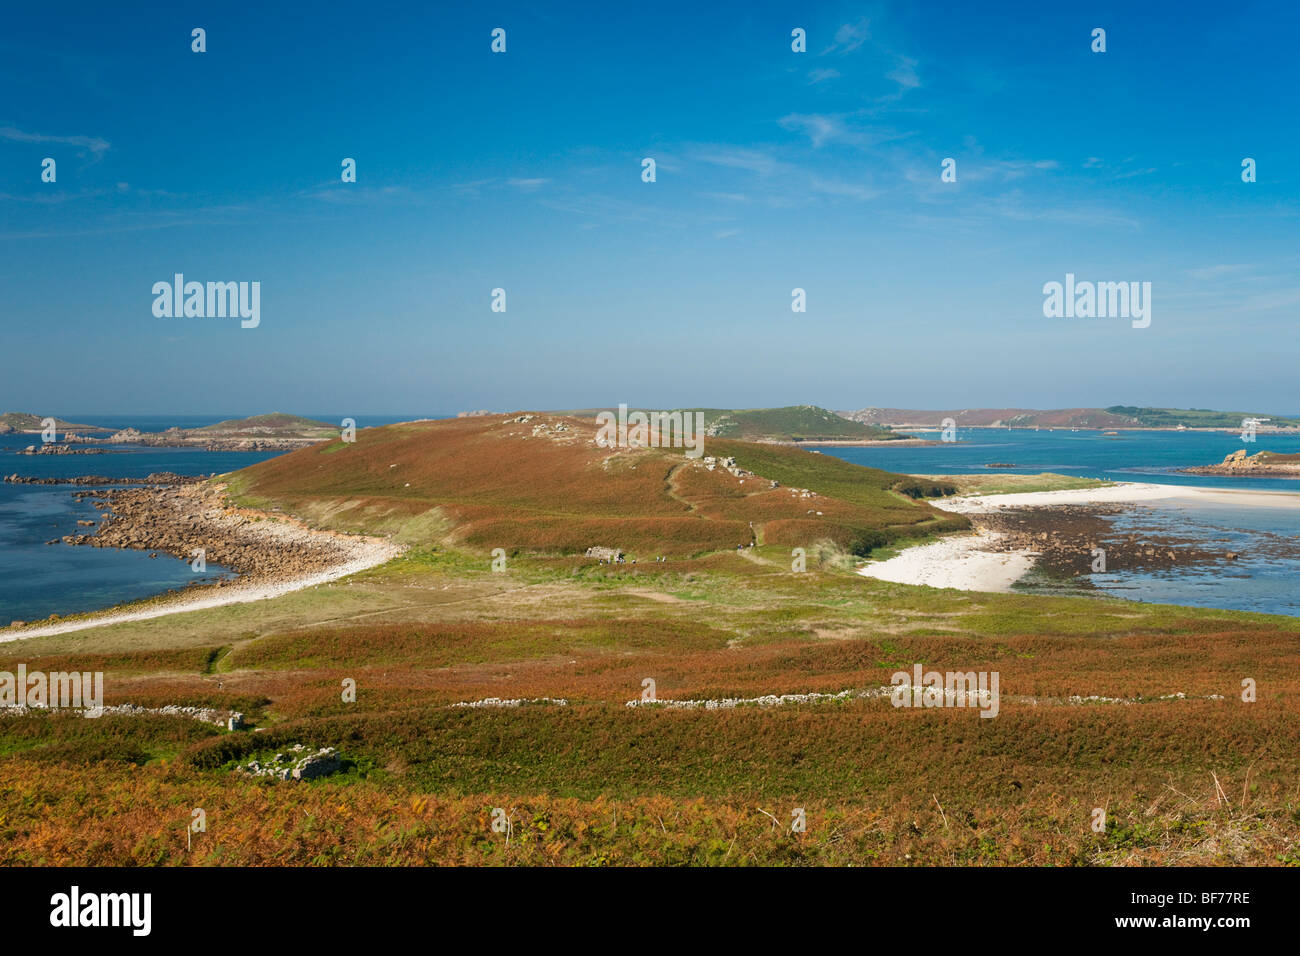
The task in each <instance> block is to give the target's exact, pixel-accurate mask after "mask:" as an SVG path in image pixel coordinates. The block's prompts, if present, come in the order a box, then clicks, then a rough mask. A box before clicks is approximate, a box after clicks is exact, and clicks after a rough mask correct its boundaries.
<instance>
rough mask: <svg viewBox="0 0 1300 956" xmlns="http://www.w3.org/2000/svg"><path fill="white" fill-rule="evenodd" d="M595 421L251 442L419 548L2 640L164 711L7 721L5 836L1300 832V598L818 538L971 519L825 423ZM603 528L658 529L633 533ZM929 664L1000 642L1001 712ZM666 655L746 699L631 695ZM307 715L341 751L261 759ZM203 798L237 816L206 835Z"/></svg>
mask: <svg viewBox="0 0 1300 956" xmlns="http://www.w3.org/2000/svg"><path fill="white" fill-rule="evenodd" d="M594 437H595V425H594V422H593V421H592V420H591V419H590V418H585V419H574V418H565V417H562V416H557V415H536V414H535V415H531V416H529V415H526V414H512V415H494V416H489V417H485V418H477V419H460V420H451V421H442V422H411V423H407V424H403V425H394V426H388V427H385V428H376V429H367V430H365V431H363V432H359V433H358V435H357V439H358V440H357V442H356V443H355V444H350V443H343V442H341V441H332V442H326V443H322V444H319V445H315V446H313V447H310V448H304V449H300V450H298V451H294V452H292V453H290V454H287V455H284V456H282V457H280V458H276V459H272V460H269V461H266V462H263V463H261V464H258V465H256V466H254V467H252V468H248V469H244V470H242V471H240V472H237V473H235V474H234V475H232V476H229V477H228V479H227V480H228V481H229V483H230V486H231V488H232V490H234V491H236V492H238V494H239V496H240V497H241V498H242V499H243V500H244V503H246V504H248V503H251V504H261V505H266V506H280V507H283V508H285V510H288V511H292V512H297V513H298V514H300V515H301V516H303V517H304V518H307V519H309V520H310V521H311V522H312V523H316V524H321V525H326V526H332V527H338V528H366V529H370V530H375V531H383V532H388V533H392V534H395V535H397V536H399V537H401V538H402V539H403V540H404V541H407V542H408V543H409V544H410V545H411V547H410V548H409V550H408V551H407V552H406V554H404V555H403V556H402V557H400V558H398V559H396V560H394V561H392V562H390V563H389V564H387V565H385V566H383V567H379V568H374V569H372V570H370V571H367V572H364V573H361V574H355V575H351V576H349V577H348V578H346V579H342V580H339V581H335V582H331V583H328V584H322V585H320V586H316V587H311V588H308V589H305V590H302V591H298V592H294V593H291V594H286V595H282V596H280V597H276V598H272V599H268V600H264V601H257V602H252V603H248V604H232V605H228V606H225V607H218V608H208V609H201V610H195V611H192V612H189V613H185V614H176V615H171V616H167V617H161V618H156V619H152V620H142V621H135V622H130V623H123V624H118V625H113V626H108V627H99V628H95V629H92V630H85V631H77V632H73V633H69V634H64V635H52V636H47V637H38V638H26V639H19V640H14V641H12V642H8V643H2V644H0V670H2V671H9V672H14V671H15V669H16V668H17V666H18V664H19V663H20V662H21V663H23V664H25V665H26V667H27V668H28V672H29V673H31V672H32V671H36V670H38V669H39V670H41V671H43V672H46V673H49V672H52V671H59V670H87V671H102V672H104V673H105V681H104V688H105V703H106V704H108V705H110V706H111V705H116V704H125V703H130V704H132V705H134V706H136V707H142V708H155V711H154V712H149V711H136V712H134V713H132V714H129V715H127V714H112V713H109V714H105V715H103V716H102V717H100V718H98V719H96V720H85V719H82V717H81V716H79V715H78V714H75V713H48V712H42V711H43V709H40V708H34V709H32V710H31V711H29V712H27V713H21V714H20V713H13V714H9V715H7V716H5V718H4V719H3V720H0V831H2V832H3V834H4V837H5V838H4V840H2V841H0V865H23V866H44V865H54V864H62V865H70V864H79V865H134V866H153V865H225V866H236V865H248V866H251V865H272V864H278V865H285V864H295V865H315V866H329V865H345V864H346V865H410V866H425V865H433V864H437V865H466V864H490V865H557V864H559V865H582V866H608V865H614V866H618V865H651V864H657V865H800V866H806V865H857V866H861V865H890V866H915V865H922V866H924V865H936V866H937V865H942V866H953V865H978V866H985V865H1041V866H1061V865H1084V866H1086V865H1186V864H1203V865H1213V864H1219V865H1224V864H1228V865H1232V864H1235V865H1243V864H1270V865H1277V864H1279V863H1280V864H1284V865H1295V864H1297V863H1300V817H1298V816H1297V813H1296V797H1295V785H1296V780H1297V779H1298V778H1300V746H1297V744H1298V743H1300V721H1297V720H1296V715H1297V708H1298V707H1300V619H1297V618H1288V617H1270V616H1266V615H1261V614H1251V613H1245V612H1235V611H1216V610H1208V609H1194V608H1182V607H1173V606H1168V605H1158V604H1148V603H1142V602H1128V601H1121V600H1115V599H1090V598H1081V597H1039V596H1035V595H1027V594H1001V593H969V592H959V591H953V590H943V589H931V588H923V587H912V586H907V585H901V584H892V583H889V582H885V581H878V580H873V579H868V578H863V577H860V576H858V575H855V574H853V573H852V568H851V566H849V565H848V563H847V562H844V561H840V560H825V561H822V560H817V558H818V557H820V555H821V549H819V550H818V552H816V553H815V552H813V551H811V550H810V552H809V554H808V565H807V569H806V572H804V573H796V570H795V569H794V568H792V565H791V543H792V542H806V541H808V540H809V539H813V538H817V539H826V540H831V539H835V540H838V541H840V542H842V543H843V544H844V545H845V546H848V547H855V546H858V547H861V546H866V545H868V544H869V543H870V537H871V535H880V536H882V537H892V536H896V535H905V536H911V535H923V534H924V533H925V532H926V531H928V530H937V529H939V528H941V527H953V526H954V525H953V524H947V523H946V522H949V521H960V520H962V519H955V518H954V516H944V515H939V514H938V513H937V512H936V511H935V510H934V509H933V508H931V507H930V506H929V505H928V504H926V503H925V502H924V501H914V500H912V499H911V498H910V497H909V496H908V491H907V489H909V488H913V489H914V490H919V491H920V492H921V493H923V492H924V490H925V489H924V488H923V487H918V486H920V485H922V484H923V483H921V482H918V481H917V480H916V479H909V478H905V477H902V476H898V475H890V474H888V473H885V472H879V471H873V470H871V469H864V468H858V467H856V466H853V465H850V464H848V463H846V462H842V461H839V460H836V459H832V458H831V457H830V456H823V455H817V454H812V453H809V452H806V451H804V450H802V449H799V448H792V447H789V446H784V445H774V444H766V445H761V444H754V443H747V442H740V441H735V440H730V439H721V438H714V439H709V440H707V441H706V444H705V449H704V450H705V454H706V456H708V457H709V458H712V459H713V461H712V462H708V461H705V460H703V459H701V460H699V461H696V462H688V461H686V460H684V459H683V457H682V455H681V454H680V452H672V451H670V450H657V449H639V450H635V451H629V450H611V449H606V448H600V447H598V446H596V445H595V444H594ZM733 456H734V458H735V460H736V466H738V467H739V468H740V469H742V470H745V471H748V472H751V474H747V475H746V474H736V473H733V472H732V471H730V470H728V468H727V466H726V464H725V462H724V459H726V458H728V457H733ZM709 464H712V465H713V466H714V467H713V470H709V468H708V465H709ZM981 477H983V476H981ZM1047 477H1048V478H1050V477H1051V476H1047ZM1043 479H1044V476H1024V480H1025V481H1029V482H1035V483H1037V482H1041V481H1042V480H1043ZM988 480H990V481H998V482H1002V481H1005V480H1009V479H1008V478H1007V476H997V475H992V476H988ZM1061 480H1062V481H1065V479H1061ZM773 481H777V482H779V485H778V486H777V487H773V485H772V482H773ZM792 488H795V489H798V488H807V489H811V490H812V491H813V492H815V493H816V497H815V498H804V497H802V492H794V493H792V491H791V489H792ZM896 489H898V490H896ZM818 512H820V514H818ZM246 517H247V518H248V520H266V521H272V522H275V521H279V520H282V519H283V518H284V515H282V514H276V513H267V514H264V515H249V516H246ZM751 522H752V524H753V531H754V533H755V536H756V537H757V538H758V542H759V543H758V546H756V547H754V548H752V549H750V548H746V549H744V550H743V551H737V550H736V549H735V545H736V544H737V543H742V541H744V540H749V538H748V536H749V535H750V533H751V529H750V525H751ZM738 537H739V538H740V539H741V540H737V538H738ZM855 542H856V544H855ZM593 543H594V544H603V545H607V546H613V547H623V548H626V549H629V550H630V551H631V554H630V555H629V557H631V556H637V557H639V558H640V559H641V560H640V561H639V563H638V564H636V565H631V564H630V563H629V564H626V565H599V564H597V563H596V562H595V561H593V560H592V559H587V558H584V557H582V556H581V551H582V549H583V548H585V547H586V546H587V545H589V544H593ZM497 547H500V548H503V549H506V550H507V551H508V552H509V554H510V560H509V562H508V566H507V567H504V568H501V569H499V570H498V569H497V568H496V567H494V565H493V561H492V560H491V549H493V548H497ZM658 554H667V555H669V557H670V560H669V561H668V562H664V563H659V562H654V561H652V560H650V557H651V556H654V555H658ZM832 557H833V558H838V555H837V554H834V552H833V549H832ZM918 663H919V664H922V665H923V666H924V667H926V668H927V669H934V670H938V671H941V672H944V671H959V672H971V671H988V672H993V673H996V674H998V675H1000V682H1001V683H1000V688H1001V708H1000V711H999V713H998V716H997V718H996V719H983V718H981V717H980V715H979V713H978V712H977V711H976V710H974V709H966V708H937V709H909V708H895V707H893V706H891V704H890V702H889V700H888V699H887V698H884V697H881V696H879V695H878V694H874V692H876V691H878V690H879V688H881V687H882V686H885V685H888V683H889V681H890V679H891V675H892V674H893V673H894V672H895V671H898V670H903V671H908V670H910V669H911V668H912V666H913V665H914V664H918ZM1246 676H1248V677H1250V678H1251V681H1252V682H1254V681H1258V687H1259V696H1258V700H1253V699H1252V701H1251V702H1249V703H1247V702H1245V701H1244V700H1243V698H1242V696H1241V691H1242V678H1243V677H1246ZM646 678H652V679H653V680H654V681H655V682H656V685H655V686H656V687H657V690H656V693H657V696H658V699H659V700H660V701H675V702H679V703H684V702H693V703H695V704H697V705H703V704H705V703H706V702H708V703H710V704H715V705H717V706H698V707H697V708H695V709H686V708H682V709H675V708H671V707H669V706H662V705H661V706H638V707H635V708H633V707H628V706H627V703H628V702H629V701H634V700H637V699H638V698H639V697H640V695H641V694H642V691H643V688H644V687H645V683H644V682H645V680H646ZM345 681H355V687H356V689H357V694H356V697H355V699H344V698H343V696H342V695H341V694H340V688H341V687H342V686H344V682H345ZM780 694H791V695H794V694H798V695H812V694H822V695H828V698H829V699H827V698H823V699H821V700H799V701H786V702H785V703H782V704H780V705H779V706H778V705H774V704H773V703H772V698H771V695H780ZM503 698H504V699H505V700H506V701H509V702H511V703H512V704H518V706H497V705H499V704H501V703H502V702H503V701H502V699H503ZM538 698H545V699H546V700H545V701H543V702H537V701H536V699H538ZM736 698H743V699H747V700H748V701H752V702H751V703H744V704H743V705H740V706H727V704H728V703H734V702H735V699H736ZM755 698H764V699H766V701H767V702H766V703H759V702H757V701H755V700H754V699H755ZM493 699H495V703H492V700H493ZM521 700H523V701H525V702H524V703H519V702H520V701H521ZM470 702H473V703H474V704H475V706H463V705H464V704H466V703H470ZM479 705H483V706H479ZM175 706H183V707H206V708H215V709H221V710H237V711H239V712H240V713H242V714H243V715H244V719H245V722H246V723H245V729H240V730H235V731H228V730H226V729H225V728H224V726H221V727H219V726H215V725H213V724H211V723H202V722H200V721H198V720H194V719H191V718H189V717H186V716H184V714H182V713H176V712H175V711H174V710H172V711H169V712H164V710H163V709H164V708H168V707H173V708H174V707H175ZM297 744H302V745H306V746H311V747H313V748H314V747H322V746H331V747H335V748H337V749H338V752H339V754H340V756H341V758H342V760H343V768H342V770H341V771H340V772H339V773H338V774H336V775H334V776H329V777H325V778H322V779H319V780H313V781H302V782H297V781H270V780H265V779H253V778H249V777H247V776H244V775H242V774H239V773H237V772H235V767H236V766H237V765H238V764H239V763H240V762H243V761H247V760H248V759H250V758H252V757H257V758H258V759H265V755H267V754H269V753H274V752H276V751H287V750H288V749H289V748H290V747H292V746H294V745H297ZM1223 794H1227V795H1229V796H1230V800H1224V799H1222V798H1221V797H1222V795H1223ZM192 807H203V808H206V810H207V812H208V814H209V827H208V830H207V831H206V832H204V833H200V834H190V835H189V837H187V830H186V828H187V826H188V822H189V816H188V808H192ZM498 807H499V808H503V812H504V813H505V814H507V815H508V819H509V821H510V828H511V829H510V831H509V833H508V835H507V834H501V833H499V832H495V831H494V830H493V829H492V816H493V809H494V808H498ZM178 808H180V810H179V811H178ZM793 808H800V809H803V810H805V811H806V817H807V828H806V832H800V833H794V832H792V831H791V829H790V819H791V816H790V815H791V810H792V809H793ZM1095 808H1104V813H1105V824H1104V826H1103V827H1101V828H1100V829H1099V830H1098V829H1094V820H1095V819H1096V817H1095ZM87 833H93V834H94V839H93V840H88V839H87V838H86V834H87ZM191 838H192V839H191Z"/></svg>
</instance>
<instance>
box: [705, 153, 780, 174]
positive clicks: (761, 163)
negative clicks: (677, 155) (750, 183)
mask: <svg viewBox="0 0 1300 956" xmlns="http://www.w3.org/2000/svg"><path fill="white" fill-rule="evenodd" d="M693 158H694V159H695V160H696V161H697V162H701V163H708V164H710V165H712V166H724V167H726V168H728V169H743V170H745V171H746V172H751V173H754V174H756V175H759V176H770V175H772V174H773V173H775V172H778V171H779V170H781V169H782V168H784V164H783V163H781V162H780V161H779V160H777V159H776V157H774V156H772V155H770V154H769V153H765V152H763V151H762V150H758V149H747V148H744V147H738V146H709V147H701V148H700V149H698V150H696V151H695V152H694V153H693Z"/></svg>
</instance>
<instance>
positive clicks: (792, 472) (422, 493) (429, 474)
mask: <svg viewBox="0 0 1300 956" xmlns="http://www.w3.org/2000/svg"><path fill="white" fill-rule="evenodd" d="M596 434H597V429H596V425H595V423H594V421H592V420H591V419H579V418H570V417H561V416H549V415H541V414H529V413H516V414H509V415H501V416H492V417H478V418H461V419H448V420H445V421H419V422H409V423H405V424H401V425H389V426H385V427H382V428H372V429H364V430H362V431H360V432H358V433H357V440H356V442H355V443H345V442H343V441H341V440H339V441H333V442H328V443H322V444H317V445H314V446H312V447H310V448H305V449H301V450H299V451H295V452H293V453H292V454H289V455H284V456H282V457H279V458H275V459H272V460H270V461H266V462H262V463H261V464H258V465H255V466H253V467H251V468H248V469H245V470H244V471H242V472H239V473H237V474H236V475H234V476H232V478H231V479H230V485H231V490H232V491H233V492H234V493H236V494H237V495H239V496H240V498H241V500H242V501H244V502H245V503H247V504H250V505H254V506H258V507H279V508H281V509H283V510H285V511H288V512H292V513H296V514H299V515H301V516H302V517H304V518H307V519H308V520H313V521H316V522H319V523H321V524H325V525H328V526H331V527H336V528H340V529H345V530H368V531H380V532H397V533H399V534H401V535H403V536H404V537H405V538H406V539H408V540H420V537H421V536H426V537H429V536H435V537H438V536H442V535H446V534H448V533H450V534H452V536H453V537H454V538H455V539H457V540H459V541H462V542H464V543H466V544H470V545H476V546H483V547H487V548H496V547H501V548H505V549H507V550H508V551H511V552H513V551H516V550H523V551H532V552H542V553H573V552H577V553H581V552H584V551H585V550H586V549H587V548H589V547H592V546H605V547H615V548H621V549H623V550H624V551H626V552H628V554H629V555H630V556H639V557H641V558H642V559H643V560H644V559H651V558H653V557H655V556H658V555H672V556H676V557H689V556H696V555H701V554H704V553H707V552H710V551H717V550H722V549H728V548H735V547H737V546H738V545H739V546H747V545H749V544H750V543H751V542H755V543H757V544H782V545H787V544H788V545H791V546H810V545H812V544H814V543H816V542H819V541H830V542H833V543H835V544H836V545H838V546H839V547H841V548H844V549H846V550H850V551H854V552H858V553H861V552H864V551H866V550H870V549H871V548H873V547H877V546H879V545H882V544H885V543H888V542H890V541H893V540H896V539H898V538H900V537H914V536H916V535H917V534H920V533H925V532H932V531H944V530H957V529H961V528H964V527H967V523H966V520H965V519H964V518H962V517H960V516H954V515H948V514H945V513H943V512H941V511H938V510H936V509H934V508H932V507H930V506H929V505H928V504H926V503H925V502H924V501H921V500H916V499H915V497H909V495H911V496H917V495H918V494H919V495H924V494H925V492H926V491H927V490H929V489H925V488H923V487H919V486H917V484H916V483H915V482H912V481H910V480H908V479H905V478H904V476H900V475H894V474H890V473H889V472H883V471H877V470H875V469H870V468H862V467H860V466H857V465H852V464H849V463H847V462H844V461H841V460H839V459H835V458H831V457H823V456H821V455H818V454H814V453H811V452H805V451H802V450H799V449H794V448H785V447H780V446H773V445H758V444H750V443H746V442H737V441H728V440H722V439H706V441H705V445H704V457H701V458H696V459H691V458H687V457H686V456H685V454H684V452H683V450H682V449H680V448H662V449H660V448H643V449H611V448H604V447H601V446H599V445H597V444H596ZM904 491H906V492H907V493H906V494H904V493H903V492H904Z"/></svg>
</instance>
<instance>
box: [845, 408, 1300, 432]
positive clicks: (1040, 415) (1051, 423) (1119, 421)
mask: <svg viewBox="0 0 1300 956" xmlns="http://www.w3.org/2000/svg"><path fill="white" fill-rule="evenodd" d="M838 414H839V415H841V416H843V417H844V418H847V419H849V420H850V421H855V422H861V423H863V424H867V425H877V426H888V427H892V428H941V427H943V423H944V419H952V421H954V422H956V423H957V427H959V428H1094V429H1102V428H1104V429H1117V428H1127V429H1161V430H1163V429H1171V430H1175V431H1183V430H1192V429H1209V430H1215V431H1223V430H1235V429H1239V428H1241V426H1242V422H1243V421H1244V420H1246V419H1254V420H1255V421H1256V422H1257V423H1258V424H1257V426H1256V430H1257V431H1260V432H1275V431H1289V430H1292V429H1300V419H1297V418H1289V417H1286V416H1281V415H1269V414H1265V413H1263V412H1219V411H1212V410H1210V409H1205V408H1143V407H1139V406H1136V405H1111V406H1109V407H1107V408H1057V409H1047V410H1043V409H1032V408H963V409H953V410H949V411H926V410H921V409H913V408H860V409H858V410H857V411H842V412H839V413H838Z"/></svg>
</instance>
